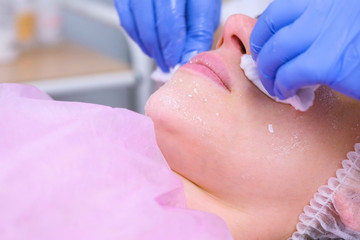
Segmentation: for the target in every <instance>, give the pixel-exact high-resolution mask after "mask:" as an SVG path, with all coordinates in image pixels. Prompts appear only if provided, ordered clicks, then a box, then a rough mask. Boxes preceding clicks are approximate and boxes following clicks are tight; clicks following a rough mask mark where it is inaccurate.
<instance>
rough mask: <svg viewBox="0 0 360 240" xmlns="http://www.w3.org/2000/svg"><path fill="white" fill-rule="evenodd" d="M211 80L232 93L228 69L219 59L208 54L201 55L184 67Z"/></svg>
mask: <svg viewBox="0 0 360 240" xmlns="http://www.w3.org/2000/svg"><path fill="white" fill-rule="evenodd" d="M183 68H185V69H191V70H193V71H196V72H198V73H200V74H202V75H203V76H205V77H207V78H208V79H211V80H212V81H214V82H215V83H217V84H218V85H219V86H221V87H223V88H225V89H226V90H228V91H231V88H230V87H231V78H230V76H229V73H228V71H227V68H226V66H225V64H224V62H223V61H222V59H220V58H219V57H217V56H216V55H215V54H211V53H208V52H205V53H200V54H199V55H197V56H195V57H194V58H192V59H191V60H190V62H189V63H187V64H185V65H184V66H183Z"/></svg>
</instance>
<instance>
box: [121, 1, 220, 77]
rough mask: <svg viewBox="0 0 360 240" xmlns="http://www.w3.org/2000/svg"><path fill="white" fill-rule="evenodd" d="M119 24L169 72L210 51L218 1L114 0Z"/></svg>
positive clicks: (218, 11)
mask: <svg viewBox="0 0 360 240" xmlns="http://www.w3.org/2000/svg"><path fill="white" fill-rule="evenodd" d="M115 6H116V8H117V11H118V13H119V16H120V21H121V25H122V26H123V27H124V29H125V30H126V31H127V33H128V34H129V35H130V36H131V38H132V39H133V40H134V41H135V42H137V43H138V44H139V46H140V47H141V49H142V50H143V51H144V52H145V53H146V54H147V55H148V56H150V57H152V58H154V59H155V61H156V63H157V64H158V65H159V67H160V68H161V69H162V70H163V71H164V72H168V71H169V68H170V67H174V66H175V65H176V64H178V63H186V62H187V61H189V60H190V58H191V57H193V56H194V55H195V54H197V53H199V52H202V51H206V50H209V49H210V48H211V44H212V39H213V33H214V31H215V30H216V28H217V26H218V24H219V20H220V9H221V0H211V1H208V0H148V1H142V0H115Z"/></svg>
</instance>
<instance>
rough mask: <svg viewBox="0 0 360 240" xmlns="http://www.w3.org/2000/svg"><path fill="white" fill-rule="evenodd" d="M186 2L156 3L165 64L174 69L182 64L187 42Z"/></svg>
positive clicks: (174, 0)
mask: <svg viewBox="0 0 360 240" xmlns="http://www.w3.org/2000/svg"><path fill="white" fill-rule="evenodd" d="M185 8H186V1H184V0H173V1H155V9H156V11H155V13H156V17H157V28H158V34H159V40H160V46H161V49H162V54H163V57H164V60H165V62H166V63H167V65H169V66H170V67H174V66H175V65H176V64H178V63H179V62H180V58H181V54H182V51H183V48H184V45H185V40H186V21H185V18H186V15H185V13H186V12H185Z"/></svg>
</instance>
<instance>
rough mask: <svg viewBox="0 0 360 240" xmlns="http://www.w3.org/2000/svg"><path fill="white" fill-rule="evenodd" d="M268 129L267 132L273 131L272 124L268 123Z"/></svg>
mask: <svg viewBox="0 0 360 240" xmlns="http://www.w3.org/2000/svg"><path fill="white" fill-rule="evenodd" d="M268 129H269V132H270V133H274V128H273V125H272V124H269V125H268Z"/></svg>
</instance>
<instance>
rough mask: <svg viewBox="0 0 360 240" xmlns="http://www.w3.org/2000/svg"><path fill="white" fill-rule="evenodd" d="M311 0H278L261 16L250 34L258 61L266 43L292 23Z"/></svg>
mask: <svg viewBox="0 0 360 240" xmlns="http://www.w3.org/2000/svg"><path fill="white" fill-rule="evenodd" d="M309 1H311V0H301V1H299V0H278V1H274V2H272V3H271V4H270V5H269V7H268V8H267V9H266V10H265V11H264V13H263V14H261V16H260V17H259V19H258V21H257V23H256V24H255V27H254V29H253V31H252V33H251V36H250V50H251V55H252V57H253V59H254V60H255V61H256V60H257V58H258V54H259V53H260V52H261V50H262V48H263V46H264V44H265V43H266V42H267V41H268V40H269V39H270V38H271V37H272V36H273V35H274V34H276V32H277V31H279V30H280V29H281V28H283V27H285V26H287V25H290V24H292V23H293V22H294V21H295V20H296V19H297V18H298V17H300V16H301V14H302V13H303V12H304V11H305V9H306V7H307V5H308V4H309Z"/></svg>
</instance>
